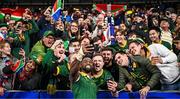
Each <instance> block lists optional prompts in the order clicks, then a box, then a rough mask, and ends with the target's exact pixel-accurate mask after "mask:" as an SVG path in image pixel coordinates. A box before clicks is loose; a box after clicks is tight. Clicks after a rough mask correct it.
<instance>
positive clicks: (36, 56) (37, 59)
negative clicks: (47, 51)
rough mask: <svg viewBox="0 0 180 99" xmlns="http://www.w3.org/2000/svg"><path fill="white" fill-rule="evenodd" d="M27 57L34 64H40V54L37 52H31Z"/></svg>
mask: <svg viewBox="0 0 180 99" xmlns="http://www.w3.org/2000/svg"><path fill="white" fill-rule="evenodd" d="M29 58H30V59H32V60H33V61H34V62H35V63H36V64H40V63H41V62H42V55H40V54H38V53H37V52H32V53H30V55H29Z"/></svg>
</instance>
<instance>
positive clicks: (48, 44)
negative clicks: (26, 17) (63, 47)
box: [42, 35, 55, 48]
mask: <svg viewBox="0 0 180 99" xmlns="http://www.w3.org/2000/svg"><path fill="white" fill-rule="evenodd" d="M42 40H43V43H44V45H45V46H46V47H48V48H50V47H51V46H52V45H53V43H54V41H55V40H54V37H53V36H52V35H48V36H46V37H43V39H42Z"/></svg>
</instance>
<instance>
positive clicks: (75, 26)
mask: <svg viewBox="0 0 180 99" xmlns="http://www.w3.org/2000/svg"><path fill="white" fill-rule="evenodd" d="M77 32H78V24H77V23H75V22H72V23H71V33H77Z"/></svg>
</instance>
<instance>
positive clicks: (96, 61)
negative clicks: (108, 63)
mask: <svg viewBox="0 0 180 99" xmlns="http://www.w3.org/2000/svg"><path fill="white" fill-rule="evenodd" d="M92 60H93V65H94V70H95V71H96V72H99V71H101V70H102V69H103V66H104V61H103V57H102V56H100V55H99V56H94V57H93V59H92Z"/></svg>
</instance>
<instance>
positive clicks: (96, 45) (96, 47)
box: [94, 44, 99, 52]
mask: <svg viewBox="0 0 180 99" xmlns="http://www.w3.org/2000/svg"><path fill="white" fill-rule="evenodd" d="M94 51H95V52H97V51H99V45H98V44H94Z"/></svg>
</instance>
